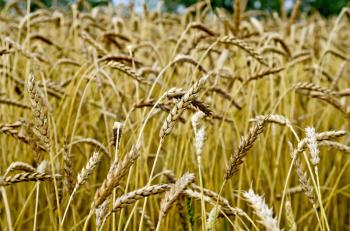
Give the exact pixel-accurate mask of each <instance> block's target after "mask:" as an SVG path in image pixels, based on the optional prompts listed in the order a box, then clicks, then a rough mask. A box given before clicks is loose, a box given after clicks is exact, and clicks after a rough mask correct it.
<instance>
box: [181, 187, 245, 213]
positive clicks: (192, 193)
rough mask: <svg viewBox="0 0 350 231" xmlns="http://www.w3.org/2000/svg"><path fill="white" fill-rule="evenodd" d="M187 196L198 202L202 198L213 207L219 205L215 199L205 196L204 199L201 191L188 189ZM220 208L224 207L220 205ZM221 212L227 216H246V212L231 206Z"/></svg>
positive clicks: (225, 207) (223, 208)
mask: <svg viewBox="0 0 350 231" xmlns="http://www.w3.org/2000/svg"><path fill="white" fill-rule="evenodd" d="M185 194H186V196H188V197H190V198H194V199H197V200H201V199H202V198H203V199H204V201H205V202H208V203H210V204H212V205H214V206H215V205H217V200H216V199H214V198H211V197H209V196H207V195H204V196H203V197H202V195H201V192H199V191H193V190H190V189H186V190H185ZM219 205H220V206H222V205H221V204H219ZM221 210H222V211H223V212H224V213H225V214H227V215H234V216H245V215H246V214H245V213H244V211H243V210H242V209H240V208H233V207H231V206H224V207H221Z"/></svg>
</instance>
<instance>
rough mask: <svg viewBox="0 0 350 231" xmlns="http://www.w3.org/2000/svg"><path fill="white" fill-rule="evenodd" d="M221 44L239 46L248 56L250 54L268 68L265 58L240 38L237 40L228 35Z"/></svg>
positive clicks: (221, 39) (222, 39)
mask: <svg viewBox="0 0 350 231" xmlns="http://www.w3.org/2000/svg"><path fill="white" fill-rule="evenodd" d="M219 42H221V43H226V44H232V45H234V46H238V47H239V48H241V49H243V50H244V51H246V52H247V53H248V54H250V55H251V56H252V57H253V58H255V59H256V60H257V61H258V62H259V63H261V64H263V65H265V66H268V64H267V63H266V62H265V60H264V58H263V57H262V56H261V55H260V54H259V53H258V52H257V51H256V50H255V49H254V48H253V47H251V46H249V45H248V44H247V43H245V42H244V41H243V40H241V39H239V38H236V37H234V36H232V35H226V36H224V37H222V38H220V40H219Z"/></svg>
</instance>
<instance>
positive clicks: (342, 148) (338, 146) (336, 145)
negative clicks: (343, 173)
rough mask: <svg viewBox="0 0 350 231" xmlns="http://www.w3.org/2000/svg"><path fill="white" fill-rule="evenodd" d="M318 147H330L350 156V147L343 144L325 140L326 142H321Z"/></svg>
mask: <svg viewBox="0 0 350 231" xmlns="http://www.w3.org/2000/svg"><path fill="white" fill-rule="evenodd" d="M318 146H325V147H330V148H334V149H338V150H339V151H342V152H344V153H346V154H350V147H349V146H348V145H345V144H342V143H338V142H334V141H327V140H325V141H321V142H320V143H319V144H318Z"/></svg>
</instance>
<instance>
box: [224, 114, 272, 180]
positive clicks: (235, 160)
mask: <svg viewBox="0 0 350 231" xmlns="http://www.w3.org/2000/svg"><path fill="white" fill-rule="evenodd" d="M265 121H266V120H263V121H261V122H258V123H257V124H256V126H255V127H253V128H251V129H250V130H249V132H248V135H247V136H246V137H244V138H242V139H241V141H240V144H239V146H238V150H237V151H235V152H234V153H233V154H232V155H231V157H230V160H229V163H228V165H227V167H226V171H225V175H224V180H228V179H230V178H231V177H232V176H233V174H234V173H235V172H237V171H238V169H239V166H240V165H241V164H242V163H243V158H244V157H245V156H246V155H247V154H248V151H249V149H251V148H252V147H253V144H254V142H255V141H256V139H257V138H258V136H259V135H260V134H261V133H262V132H263V128H264V126H265Z"/></svg>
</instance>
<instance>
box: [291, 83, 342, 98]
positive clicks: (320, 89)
mask: <svg viewBox="0 0 350 231" xmlns="http://www.w3.org/2000/svg"><path fill="white" fill-rule="evenodd" d="M294 88H295V89H304V90H308V91H316V92H320V93H324V94H326V95H332V96H336V95H337V92H335V91H333V90H331V89H328V88H324V87H321V86H319V85H317V84H315V83H308V82H299V83H296V84H295V85H294Z"/></svg>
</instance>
